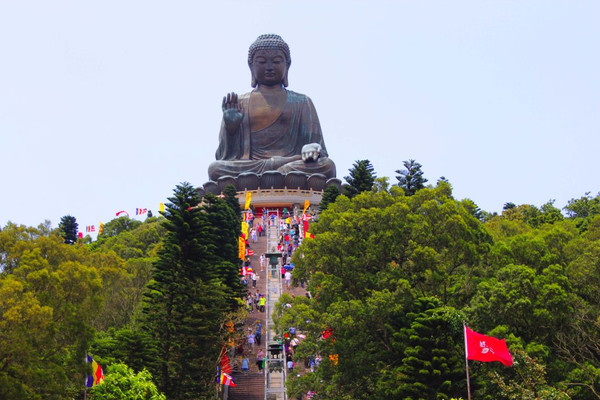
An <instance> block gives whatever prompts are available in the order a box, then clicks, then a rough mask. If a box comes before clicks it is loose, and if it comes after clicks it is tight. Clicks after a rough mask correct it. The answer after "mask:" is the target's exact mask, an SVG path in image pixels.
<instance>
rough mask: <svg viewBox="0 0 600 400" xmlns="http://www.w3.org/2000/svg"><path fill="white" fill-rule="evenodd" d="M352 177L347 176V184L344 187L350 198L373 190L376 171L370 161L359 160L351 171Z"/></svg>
mask: <svg viewBox="0 0 600 400" xmlns="http://www.w3.org/2000/svg"><path fill="white" fill-rule="evenodd" d="M349 171H350V175H349V176H345V177H344V179H345V180H346V182H347V184H346V185H344V194H345V195H346V196H348V197H350V198H352V197H354V196H356V195H357V194H359V193H362V192H365V191H368V190H371V189H372V188H373V184H374V183H375V178H376V177H377V176H376V175H375V171H374V170H373V165H371V162H370V161H369V160H358V161H356V162H355V163H354V166H353V167H352V168H351V169H350V170H349Z"/></svg>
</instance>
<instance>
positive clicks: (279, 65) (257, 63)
mask: <svg viewBox="0 0 600 400" xmlns="http://www.w3.org/2000/svg"><path fill="white" fill-rule="evenodd" d="M291 64H292V58H291V56H290V48H289V47H288V45H287V43H286V42H284V41H283V39H282V38H281V36H279V35H274V34H266V35H260V36H259V37H258V38H257V39H256V40H255V41H254V43H252V44H251V45H250V49H249V50H248V66H249V67H250V72H251V73H252V87H256V86H257V85H258V84H261V85H262V84H265V85H268V86H272V85H276V84H282V85H283V86H286V87H287V85H288V77H287V74H288V70H289V68H290V65H291ZM265 69H268V70H265Z"/></svg>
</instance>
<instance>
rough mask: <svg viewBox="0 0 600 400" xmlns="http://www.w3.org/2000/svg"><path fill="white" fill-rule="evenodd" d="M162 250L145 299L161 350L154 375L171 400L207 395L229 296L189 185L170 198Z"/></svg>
mask: <svg viewBox="0 0 600 400" xmlns="http://www.w3.org/2000/svg"><path fill="white" fill-rule="evenodd" d="M168 200H169V201H170V203H168V204H166V211H165V213H164V216H165V218H166V222H165V226H166V229H167V233H166V237H165V240H164V243H163V248H162V249H161V250H160V251H159V258H158V261H156V263H155V264H154V272H153V280H152V282H151V283H150V284H149V286H148V289H149V290H148V292H147V294H146V300H147V305H146V309H145V326H146V328H147V329H148V331H149V332H150V333H151V334H152V335H153V337H154V339H155V341H156V343H157V345H158V349H159V357H160V360H159V364H160V366H159V367H158V370H157V371H154V376H155V377H157V378H158V379H159V386H160V389H161V390H162V391H163V392H164V393H165V394H166V395H167V398H169V399H176V400H178V399H192V398H194V399H196V398H198V397H199V396H200V395H203V396H207V393H208V392H210V388H211V387H212V385H211V381H212V379H213V378H214V376H213V375H214V370H215V368H216V364H215V363H216V359H217V357H218V352H219V346H220V343H219V342H218V338H219V326H220V322H221V319H222V318H223V314H224V312H225V311H226V310H227V308H228V303H229V302H228V301H227V298H228V297H229V298H230V297H231V293H230V292H231V291H230V290H228V289H227V288H226V287H225V286H224V285H223V284H222V279H221V278H220V277H219V271H218V265H219V263H220V262H221V259H220V258H219V256H218V255H217V253H216V252H217V245H216V244H215V241H216V240H218V237H216V236H215V235H214V232H213V231H212V230H211V227H210V221H209V218H208V217H207V210H205V209H204V207H202V206H199V204H198V203H199V200H200V198H199V196H198V194H197V192H196V190H195V189H194V188H193V187H192V186H191V185H190V184H189V183H183V184H181V185H178V186H177V187H176V188H175V190H174V195H173V197H170V198H169V199H168Z"/></svg>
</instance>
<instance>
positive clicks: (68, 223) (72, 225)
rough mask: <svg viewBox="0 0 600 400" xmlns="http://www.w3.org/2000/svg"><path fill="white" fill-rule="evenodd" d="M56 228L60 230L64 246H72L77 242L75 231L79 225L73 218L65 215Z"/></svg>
mask: <svg viewBox="0 0 600 400" xmlns="http://www.w3.org/2000/svg"><path fill="white" fill-rule="evenodd" d="M58 227H59V228H60V231H61V234H62V236H63V238H64V239H65V243H66V244H73V243H75V242H76V241H77V230H78V229H79V224H78V223H77V220H76V219H75V217H74V216H72V215H65V216H64V217H62V218H61V219H60V223H59V224H58Z"/></svg>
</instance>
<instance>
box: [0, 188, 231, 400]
mask: <svg viewBox="0 0 600 400" xmlns="http://www.w3.org/2000/svg"><path fill="white" fill-rule="evenodd" d="M169 200H170V201H171V203H169V204H167V211H166V212H165V214H164V216H163V217H159V218H157V217H151V218H147V219H146V221H144V222H141V221H136V220H132V219H130V218H128V217H121V218H117V219H115V220H113V221H110V222H107V223H106V224H105V225H104V230H103V232H102V233H101V234H100V235H99V236H98V239H97V240H96V241H94V242H91V243H88V242H89V240H82V239H79V240H75V241H74V242H73V245H68V244H66V243H65V236H64V229H63V228H64V227H66V226H67V225H66V224H65V223H66V222H72V220H71V219H68V220H65V221H62V225H61V228H59V229H51V228H50V225H49V223H47V222H46V223H45V224H42V225H40V226H39V227H37V228H32V227H24V226H17V225H14V224H11V223H9V224H8V225H6V226H5V227H3V228H2V230H1V231H0V398H1V399H10V400H20V399H23V400H25V399H26V400H30V399H34V400H35V399H40V400H41V399H43V400H46V399H57V400H58V399H74V398H82V397H83V391H84V387H83V382H84V381H85V380H84V378H85V375H87V374H88V373H90V371H89V366H88V365H86V364H85V362H84V360H85V355H86V352H87V353H90V354H92V355H93V357H94V359H95V360H96V361H98V362H99V363H100V364H101V365H102V366H104V367H105V375H106V382H107V383H111V382H112V383H111V384H110V385H108V384H102V385H99V386H96V387H95V388H93V389H91V390H89V391H88V397H89V398H91V399H94V398H98V399H100V398H128V399H129V398H131V399H133V398H140V399H142V398H143V399H162V398H165V396H164V395H162V394H161V393H160V392H159V390H158V389H157V387H158V388H159V389H160V391H162V392H164V393H165V394H166V395H167V396H168V398H169V399H192V398H193V399H198V398H207V397H209V396H210V393H211V392H213V391H214V388H215V385H214V384H213V381H214V371H215V370H216V365H217V364H216V363H217V360H218V355H219V352H220V345H221V344H222V337H221V335H222V331H223V329H222V327H221V325H222V322H223V321H224V320H225V319H226V318H228V315H229V313H231V312H232V311H234V310H236V309H237V304H238V302H237V300H236V297H238V296H239V295H240V287H239V286H240V284H239V282H238V280H237V279H235V277H236V274H237V262H238V261H239V260H237V247H236V246H237V236H238V232H237V230H238V229H239V216H238V215H236V212H239V207H238V208H237V210H235V209H233V208H232V207H231V206H230V204H232V202H231V201H229V203H228V202H226V201H224V200H220V199H217V198H215V197H214V196H212V197H207V198H206V199H204V202H203V203H202V204H201V205H199V203H200V200H201V199H200V198H199V197H198V196H197V194H196V191H195V190H194V189H193V188H191V186H190V185H189V184H182V185H179V186H177V188H176V189H175V192H174V196H173V197H172V198H170V199H169ZM73 220H74V218H73ZM166 299H168V300H166ZM167 309H169V310H170V312H171V316H172V317H173V319H172V320H167V319H165V317H164V315H165V312H166V311H165V310H167ZM169 328H174V329H173V330H169ZM165 332H170V333H171V334H172V336H167V335H166V334H165ZM165 349H167V351H165ZM108 366H110V367H108ZM165 366H166V368H165ZM107 367H108V368H107ZM165 369H166V374H164V375H163V371H164V370H165ZM172 379H176V380H177V383H178V385H170V383H169V382H171V380H172ZM109 386H110V387H109ZM213 393H214V392H213ZM212 398H214V394H213V395H212Z"/></svg>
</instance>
